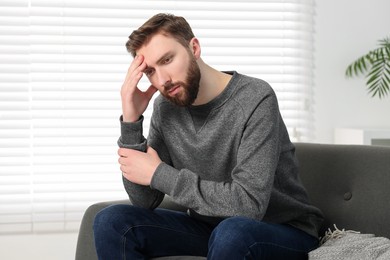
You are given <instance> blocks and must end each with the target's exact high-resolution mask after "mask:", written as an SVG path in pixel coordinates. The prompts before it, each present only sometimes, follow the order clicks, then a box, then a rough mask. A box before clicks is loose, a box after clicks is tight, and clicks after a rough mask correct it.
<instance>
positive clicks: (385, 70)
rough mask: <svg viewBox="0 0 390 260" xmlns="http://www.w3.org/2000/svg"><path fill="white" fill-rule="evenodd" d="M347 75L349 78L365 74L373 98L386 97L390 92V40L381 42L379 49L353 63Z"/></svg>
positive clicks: (386, 39) (348, 68)
mask: <svg viewBox="0 0 390 260" xmlns="http://www.w3.org/2000/svg"><path fill="white" fill-rule="evenodd" d="M345 74H346V76H347V77H353V76H358V75H360V74H364V75H365V76H366V78H367V82H366V85H367V88H368V92H369V93H371V95H372V97H374V96H376V95H378V96H379V98H382V97H385V96H386V95H387V94H388V93H389V92H390V90H389V88H390V38H385V39H382V40H379V48H376V49H374V50H371V51H370V52H368V53H367V54H366V55H364V56H362V57H360V58H358V59H357V60H356V61H354V62H353V63H351V64H350V65H349V66H348V67H347V70H346V72H345Z"/></svg>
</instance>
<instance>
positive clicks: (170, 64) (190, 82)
mask: <svg viewBox="0 0 390 260" xmlns="http://www.w3.org/2000/svg"><path fill="white" fill-rule="evenodd" d="M137 55H143V56H144V62H146V65H147V68H146V69H145V70H144V73H145V75H146V76H147V77H148V79H149V81H150V82H151V83H152V85H153V86H154V87H155V88H157V89H158V90H159V91H160V93H161V94H162V95H163V96H164V97H165V98H167V99H168V100H170V101H171V102H173V103H174V104H176V105H179V106H189V105H191V104H192V103H194V101H195V99H196V97H197V95H198V91H199V81H200V77H201V75H200V69H199V66H198V64H197V63H196V60H195V57H194V55H193V54H192V53H191V52H190V49H189V48H185V47H184V46H183V45H181V44H180V43H179V42H178V41H177V40H175V39H174V38H172V37H169V36H165V35H162V34H157V35H155V36H153V37H152V38H151V40H150V41H149V42H148V43H147V44H145V45H144V46H142V47H141V48H140V49H139V50H138V51H137Z"/></svg>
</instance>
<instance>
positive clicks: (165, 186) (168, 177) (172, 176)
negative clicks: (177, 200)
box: [150, 162, 179, 195]
mask: <svg viewBox="0 0 390 260" xmlns="http://www.w3.org/2000/svg"><path fill="white" fill-rule="evenodd" d="M178 174H179V170H176V169H175V168H173V167H172V166H169V165H168V164H166V163H164V162H162V163H160V164H159V165H158V167H157V169H156V171H155V172H154V175H153V177H152V181H151V183H150V187H151V188H152V189H156V190H159V191H161V192H163V193H165V194H167V195H172V191H173V189H174V187H175V186H176V183H177V178H178Z"/></svg>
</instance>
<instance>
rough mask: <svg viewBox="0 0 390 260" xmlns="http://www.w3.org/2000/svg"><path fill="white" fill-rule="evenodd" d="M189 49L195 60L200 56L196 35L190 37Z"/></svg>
mask: <svg viewBox="0 0 390 260" xmlns="http://www.w3.org/2000/svg"><path fill="white" fill-rule="evenodd" d="M190 50H191V52H192V54H194V57H195V59H196V60H197V59H199V58H200V54H201V49H200V43H199V40H198V39H197V38H196V37H194V38H192V39H191V41H190Z"/></svg>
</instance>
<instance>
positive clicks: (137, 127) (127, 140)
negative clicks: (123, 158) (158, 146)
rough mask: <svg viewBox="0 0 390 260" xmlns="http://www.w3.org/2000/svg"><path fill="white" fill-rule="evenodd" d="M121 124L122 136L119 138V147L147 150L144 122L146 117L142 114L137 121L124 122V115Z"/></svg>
mask: <svg viewBox="0 0 390 260" xmlns="http://www.w3.org/2000/svg"><path fill="white" fill-rule="evenodd" d="M119 121H120V124H121V136H120V138H119V140H118V145H119V147H125V148H131V149H135V150H140V151H145V150H146V139H145V138H144V137H143V135H142V132H143V128H142V123H143V121H144V117H143V116H141V117H140V118H139V120H138V121H136V122H132V123H129V122H123V117H122V116H121V117H120V119H119Z"/></svg>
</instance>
